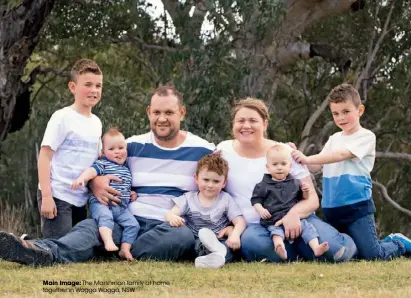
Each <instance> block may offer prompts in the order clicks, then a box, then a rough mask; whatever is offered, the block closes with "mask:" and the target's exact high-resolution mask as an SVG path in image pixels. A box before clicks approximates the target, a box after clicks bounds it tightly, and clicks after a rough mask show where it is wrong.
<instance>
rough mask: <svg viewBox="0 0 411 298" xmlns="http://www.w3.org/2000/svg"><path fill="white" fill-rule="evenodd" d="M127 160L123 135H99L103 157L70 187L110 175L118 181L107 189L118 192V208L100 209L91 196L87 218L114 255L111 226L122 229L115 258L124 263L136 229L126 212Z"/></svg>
mask: <svg viewBox="0 0 411 298" xmlns="http://www.w3.org/2000/svg"><path fill="white" fill-rule="evenodd" d="M126 159H127V144H126V141H125V138H124V136H123V134H122V133H121V132H120V131H119V130H117V129H115V128H111V129H109V130H108V131H107V132H106V133H105V134H104V135H103V157H102V158H101V159H100V160H97V161H96V162H95V163H94V164H93V165H92V166H91V167H90V168H88V169H86V170H85V171H84V172H83V173H82V174H81V175H80V177H78V178H77V180H76V181H75V182H74V183H73V184H72V188H77V187H79V186H80V185H83V186H84V185H85V184H86V183H87V182H88V181H89V180H91V179H93V178H95V177H96V176H102V175H114V176H117V177H118V178H120V179H121V181H113V180H112V181H111V182H110V186H111V187H113V188H114V189H115V190H117V191H119V192H121V195H120V199H121V203H120V205H118V206H114V205H104V204H102V203H100V202H99V201H98V200H97V198H96V197H95V196H94V195H92V197H91V199H90V205H89V207H90V213H91V217H92V218H93V219H95V220H96V221H97V223H98V229H99V233H100V236H101V239H102V240H103V242H104V247H105V249H106V250H107V251H116V250H118V247H117V246H116V245H115V243H114V242H113V235H112V234H113V227H114V222H116V223H118V224H119V225H120V226H121V227H122V228H123V235H122V238H121V247H120V251H119V256H120V257H121V258H123V259H126V260H128V261H132V260H133V256H132V254H131V252H130V249H131V245H132V244H133V242H134V240H136V238H137V235H138V232H139V230H140V226H139V224H138V222H137V220H136V218H135V217H134V216H133V214H131V212H130V211H129V210H128V208H127V205H128V203H129V202H130V200H135V199H136V196H135V193H133V195H131V194H132V192H131V181H132V177H131V172H130V170H129V169H128V167H127V165H126V164H125V162H126Z"/></svg>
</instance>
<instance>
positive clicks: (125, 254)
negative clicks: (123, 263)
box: [118, 249, 134, 261]
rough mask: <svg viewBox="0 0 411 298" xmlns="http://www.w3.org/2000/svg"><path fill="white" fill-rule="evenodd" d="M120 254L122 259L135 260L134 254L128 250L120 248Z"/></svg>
mask: <svg viewBox="0 0 411 298" xmlns="http://www.w3.org/2000/svg"><path fill="white" fill-rule="evenodd" d="M118 255H119V256H120V258H122V259H126V260H127V261H134V258H133V256H132V255H131V252H130V251H128V250H123V249H122V250H120V252H119V253H118Z"/></svg>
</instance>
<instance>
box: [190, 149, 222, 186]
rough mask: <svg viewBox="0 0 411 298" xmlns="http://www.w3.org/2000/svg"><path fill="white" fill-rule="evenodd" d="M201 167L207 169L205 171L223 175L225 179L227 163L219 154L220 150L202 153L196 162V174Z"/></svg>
mask: <svg viewBox="0 0 411 298" xmlns="http://www.w3.org/2000/svg"><path fill="white" fill-rule="evenodd" d="M202 169H207V171H210V172H215V173H217V174H218V175H220V176H224V179H225V180H227V175H228V163H227V161H226V160H225V159H224V158H223V156H222V155H221V151H217V152H214V153H212V154H208V155H204V156H203V157H202V158H201V159H200V160H199V161H198V163H197V170H196V175H197V176H198V173H199V172H200V171H201V170H202Z"/></svg>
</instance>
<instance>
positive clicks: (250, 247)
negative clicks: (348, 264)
mask: <svg viewBox="0 0 411 298" xmlns="http://www.w3.org/2000/svg"><path fill="white" fill-rule="evenodd" d="M306 220H307V221H308V222H309V223H311V224H312V225H313V226H314V228H315V229H316V230H317V232H318V234H319V242H320V243H323V242H325V241H327V242H328V245H329V248H330V249H329V250H328V252H326V253H325V254H324V255H322V256H321V257H315V256H314V253H313V251H312V250H311V248H310V247H309V246H308V245H307V244H306V243H304V241H303V240H302V239H301V237H300V238H298V239H296V240H295V241H294V242H293V244H290V243H289V242H288V241H286V242H285V248H286V250H287V256H288V258H287V260H288V261H295V260H296V259H297V257H298V256H299V257H302V258H303V259H305V260H315V259H316V260H323V261H329V262H335V261H337V262H341V261H348V260H350V259H351V258H352V257H353V256H354V255H355V254H356V253H357V247H356V246H355V243H354V241H353V240H352V239H351V237H350V236H348V235H347V234H343V233H339V232H338V231H337V230H336V229H335V228H333V227H332V226H331V225H329V224H327V223H325V222H324V221H322V220H321V219H319V218H318V217H317V216H315V215H310V216H309V217H307V218H306ZM341 247H345V251H344V254H343V255H342V256H341V257H340V258H339V259H338V260H334V254H335V253H336V252H337V251H338V250H339V249H341ZM241 253H242V255H243V258H244V259H245V260H246V261H249V262H252V261H261V260H263V259H266V260H268V261H270V262H283V260H282V259H281V258H280V257H279V256H278V255H277V254H276V253H275V251H274V245H273V241H272V238H271V236H270V232H269V231H268V230H267V229H266V228H265V227H263V226H261V225H260V224H249V225H248V226H247V228H246V230H245V231H244V233H243V235H242V236H241Z"/></svg>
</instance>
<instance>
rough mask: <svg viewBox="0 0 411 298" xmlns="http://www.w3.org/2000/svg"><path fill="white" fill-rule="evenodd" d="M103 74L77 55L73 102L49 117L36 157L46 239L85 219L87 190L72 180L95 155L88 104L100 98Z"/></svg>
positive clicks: (96, 130)
mask: <svg viewBox="0 0 411 298" xmlns="http://www.w3.org/2000/svg"><path fill="white" fill-rule="evenodd" d="M102 86H103V75H102V72H101V70H100V68H99V67H98V65H97V64H96V63H95V62H94V61H92V60H88V59H80V60H78V61H77V62H75V64H74V66H73V68H72V69H71V78H70V82H69V83H68V87H69V89H70V92H71V93H72V94H73V95H74V103H73V104H72V105H71V106H69V107H65V108H62V109H60V110H58V111H56V112H54V114H53V115H52V116H51V118H50V120H49V122H48V124H47V128H46V131H45V133H44V137H43V142H42V143H41V149H40V153H39V159H38V174H39V191H38V193H37V201H38V206H39V210H40V214H41V226H42V233H43V237H44V238H53V239H58V238H60V237H62V236H64V235H65V234H67V233H68V232H69V231H70V230H71V228H72V227H73V226H74V225H75V224H76V223H77V222H79V221H81V220H83V219H86V217H87V211H86V208H85V205H86V203H87V199H88V189H87V188H86V187H84V186H83V187H80V188H78V189H71V183H72V181H73V180H75V179H77V177H78V176H80V174H81V173H82V172H83V171H84V170H85V169H86V168H88V167H90V166H91V165H92V164H93V162H94V161H95V160H96V159H97V158H98V155H99V153H100V147H101V146H100V138H101V133H102V125H101V121H100V119H99V118H98V117H97V116H95V115H93V114H92V113H91V109H92V108H93V107H94V106H95V105H96V104H97V103H98V102H99V101H100V98H101V90H102Z"/></svg>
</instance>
